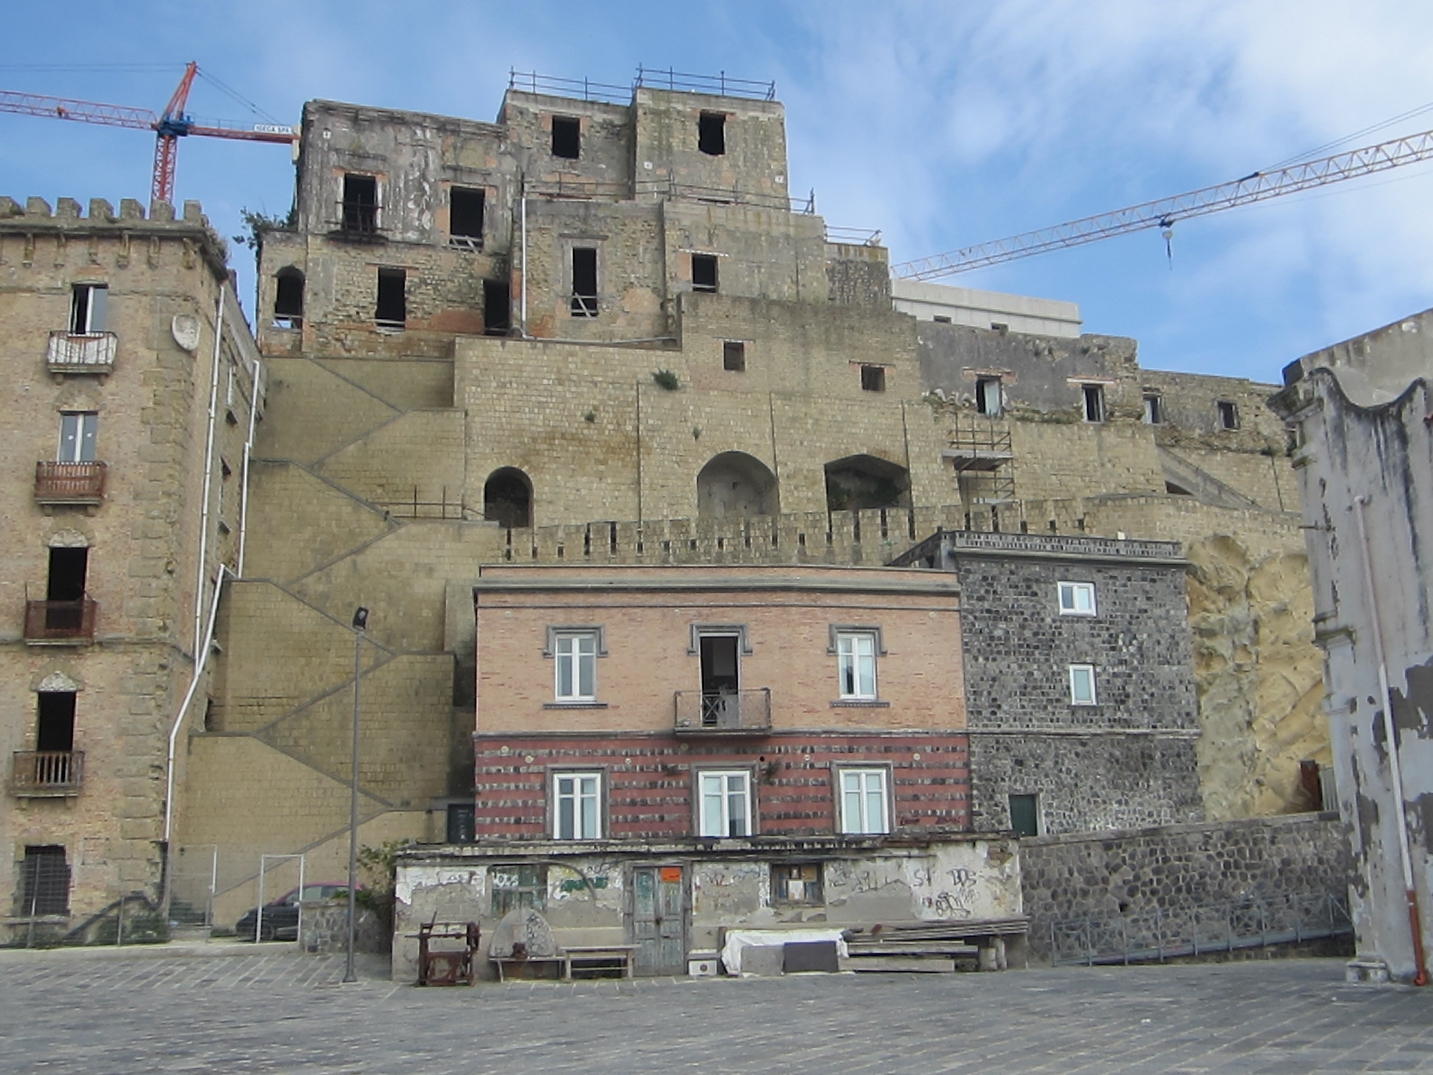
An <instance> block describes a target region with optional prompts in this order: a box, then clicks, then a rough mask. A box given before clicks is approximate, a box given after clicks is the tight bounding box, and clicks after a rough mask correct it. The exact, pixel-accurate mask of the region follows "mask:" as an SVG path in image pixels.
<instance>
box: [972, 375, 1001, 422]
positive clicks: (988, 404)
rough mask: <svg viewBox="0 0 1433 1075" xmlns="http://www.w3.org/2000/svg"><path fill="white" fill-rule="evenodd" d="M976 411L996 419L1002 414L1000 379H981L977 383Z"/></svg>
mask: <svg viewBox="0 0 1433 1075" xmlns="http://www.w3.org/2000/svg"><path fill="white" fill-rule="evenodd" d="M975 409H976V410H977V411H979V412H980V413H981V414H988V415H989V416H990V417H992V418H995V417H998V416H999V414H1000V409H1001V400H1000V378H999V377H979V378H977V379H976V381H975Z"/></svg>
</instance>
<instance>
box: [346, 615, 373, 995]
mask: <svg viewBox="0 0 1433 1075" xmlns="http://www.w3.org/2000/svg"><path fill="white" fill-rule="evenodd" d="M367 626H368V609H366V608H364V607H363V606H362V605H360V606H359V607H358V608H356V609H355V610H354V612H353V768H352V769H351V770H350V773H349V775H350V777H351V778H352V779H351V781H350V791H349V800H348V966H347V968H346V969H345V970H344V972H343V980H344V981H345V982H356V981H358V975H357V974H355V973H354V972H353V942H354V933H355V930H356V928H357V923H358V711H359V689H360V687H361V686H362V683H363V632H364V629H365V628H366V627H367Z"/></svg>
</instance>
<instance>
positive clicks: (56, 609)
mask: <svg viewBox="0 0 1433 1075" xmlns="http://www.w3.org/2000/svg"><path fill="white" fill-rule="evenodd" d="M96 608H97V606H96V605H95V603H94V602H93V601H92V600H90V599H89V598H88V597H81V598H80V599H79V600H77V601H26V602H25V641H26V642H57V643H74V642H88V641H90V640H91V639H93V638H94V636H95V610H96Z"/></svg>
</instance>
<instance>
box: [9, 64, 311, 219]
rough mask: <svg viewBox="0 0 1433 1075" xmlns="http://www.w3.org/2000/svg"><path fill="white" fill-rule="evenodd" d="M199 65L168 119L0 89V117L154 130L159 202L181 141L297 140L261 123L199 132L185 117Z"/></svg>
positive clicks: (170, 193) (154, 193) (165, 197)
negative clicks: (1, 114)
mask: <svg viewBox="0 0 1433 1075" xmlns="http://www.w3.org/2000/svg"><path fill="white" fill-rule="evenodd" d="M198 72H199V65H198V64H196V63H193V62H192V61H191V62H190V63H188V64H186V65H185V68H184V77H183V78H182V79H180V80H179V85H178V86H177V87H176V88H175V90H174V96H172V97H170V98H169V104H167V105H165V107H164V114H163V115H161V116H156V115H155V114H154V113H153V112H151V111H149V110H148V109H147V108H127V107H125V106H124V105H106V104H96V103H95V102H93V101H75V100H71V99H69V98H67V97H45V96H42V95H40V94H36V93H11V92H9V91H7V90H0V112H19V113H20V114H21V115H26V116H48V117H50V118H51V119H72V120H77V121H79V122H81V123H103V124H106V125H108V126H110V127H134V128H136V129H138V130H144V131H154V132H155V133H156V135H157V137H156V139H155V144H154V182H153V184H152V185H151V187H150V197H151V198H157V199H159V200H161V201H166V202H171V201H173V200H174V165H175V160H176V158H177V156H178V151H179V139H181V138H183V137H185V136H186V135H191V134H201V135H205V136H206V137H209V138H237V139H241V140H243V141H246V142H282V143H284V144H286V145H288V144H292V143H293V142H295V141H297V140H298V132H297V131H296V130H294V129H293V128H292V127H284V126H279V125H270V124H258V125H255V126H254V127H252V128H249V129H247V130H246V129H244V128H240V127H201V126H199V125H197V124H196V123H195V122H194V121H193V119H191V118H190V117H189V116H188V115H186V114H185V112H184V105H185V102H186V101H188V100H189V87H190V86H191V85H193V83H194V76H195V75H196V74H197V73H198Z"/></svg>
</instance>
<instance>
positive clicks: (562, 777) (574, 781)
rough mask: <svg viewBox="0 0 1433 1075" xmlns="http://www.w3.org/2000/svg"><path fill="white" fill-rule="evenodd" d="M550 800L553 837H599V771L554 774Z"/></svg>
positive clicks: (600, 779)
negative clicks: (551, 804)
mask: <svg viewBox="0 0 1433 1075" xmlns="http://www.w3.org/2000/svg"><path fill="white" fill-rule="evenodd" d="M552 803H553V810H552V835H553V838H554V839H557V840H598V839H601V837H602V774H601V773H554V774H553V777H552Z"/></svg>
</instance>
